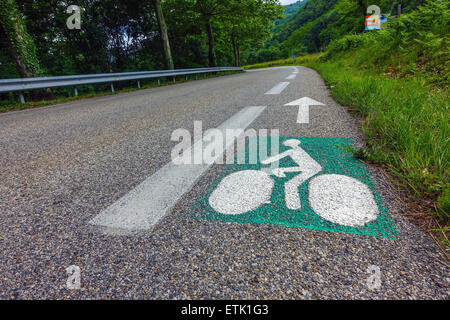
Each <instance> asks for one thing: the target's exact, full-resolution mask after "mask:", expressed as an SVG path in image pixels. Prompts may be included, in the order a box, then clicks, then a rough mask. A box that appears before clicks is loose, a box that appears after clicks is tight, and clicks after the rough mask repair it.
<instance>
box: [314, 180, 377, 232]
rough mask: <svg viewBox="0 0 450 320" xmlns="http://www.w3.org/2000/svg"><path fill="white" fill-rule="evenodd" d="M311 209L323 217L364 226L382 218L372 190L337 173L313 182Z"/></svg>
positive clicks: (344, 223) (355, 225)
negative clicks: (379, 216) (379, 215)
mask: <svg viewBox="0 0 450 320" xmlns="http://www.w3.org/2000/svg"><path fill="white" fill-rule="evenodd" d="M309 202H310V204H311V208H312V209H313V210H314V212H315V213H317V214H318V215H319V216H320V217H321V218H323V219H325V220H328V221H330V222H333V223H337V224H340V225H345V226H350V227H360V226H364V225H366V224H368V223H369V222H371V221H374V220H376V219H377V218H378V213H379V211H378V206H377V203H376V201H375V198H374V196H373V194H372V192H371V191H370V189H369V187H368V186H367V185H365V184H364V183H362V182H361V181H359V180H356V179H354V178H351V177H347V176H341V175H337V174H326V175H320V176H317V177H315V178H313V179H312V180H311V182H310V183H309Z"/></svg>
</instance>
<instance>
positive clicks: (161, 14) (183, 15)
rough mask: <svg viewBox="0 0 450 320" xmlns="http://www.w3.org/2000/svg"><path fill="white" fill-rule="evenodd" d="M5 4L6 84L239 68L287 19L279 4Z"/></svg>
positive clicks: (250, 0)
mask: <svg viewBox="0 0 450 320" xmlns="http://www.w3.org/2000/svg"><path fill="white" fill-rule="evenodd" d="M69 4H70V3H68V2H65V1H57V0H1V1H0V21H1V23H0V46H1V51H0V74H1V76H0V78H13V77H36V76H58V75H71V74H89V73H105V72H125V71H144V70H160V69H166V68H167V69H173V68H185V67H206V66H233V65H240V64H241V61H242V58H241V57H240V54H241V53H242V52H245V51H246V50H247V49H248V48H250V47H255V46H258V45H260V44H261V43H262V42H263V41H264V40H266V39H267V37H268V36H269V34H270V28H271V27H272V26H273V21H274V20H276V19H277V18H279V17H281V15H282V6H281V5H280V4H279V3H278V1H277V0H245V1H239V0H144V1H142V0H129V1H113V0H79V1H77V2H76V3H74V4H76V5H78V6H79V7H80V8H81V12H80V17H81V28H80V29H79V30H78V29H72V30H71V29H69V28H68V27H67V26H66V20H67V19H68V17H69V16H70V14H68V13H67V12H66V10H67V8H68V6H69Z"/></svg>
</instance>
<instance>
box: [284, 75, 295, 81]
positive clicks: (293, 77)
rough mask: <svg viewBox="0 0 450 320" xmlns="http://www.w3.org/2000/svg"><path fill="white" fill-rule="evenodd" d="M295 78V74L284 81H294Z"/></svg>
mask: <svg viewBox="0 0 450 320" xmlns="http://www.w3.org/2000/svg"><path fill="white" fill-rule="evenodd" d="M296 77H297V75H296V74H291V75H290V76H289V77H287V78H286V80H294V79H295V78H296Z"/></svg>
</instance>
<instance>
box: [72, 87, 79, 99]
mask: <svg viewBox="0 0 450 320" xmlns="http://www.w3.org/2000/svg"><path fill="white" fill-rule="evenodd" d="M73 93H74V94H75V97H78V89H77V87H75V88H73Z"/></svg>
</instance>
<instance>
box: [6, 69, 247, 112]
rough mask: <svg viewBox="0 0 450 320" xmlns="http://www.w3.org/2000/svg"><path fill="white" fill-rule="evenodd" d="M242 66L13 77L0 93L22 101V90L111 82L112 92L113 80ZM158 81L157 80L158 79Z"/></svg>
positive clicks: (168, 75)
mask: <svg viewBox="0 0 450 320" xmlns="http://www.w3.org/2000/svg"><path fill="white" fill-rule="evenodd" d="M242 70H243V68H237V67H217V68H195V69H177V70H163V71H144V72H122V73H102V74H86V75H73V76H59V77H41V78H15V79H0V93H3V92H16V91H19V96H20V101H21V102H22V103H23V102H25V99H24V97H23V91H26V90H36V89H47V88H55V87H70V86H73V87H75V88H74V92H75V95H76V96H77V95H78V91H77V88H76V86H79V85H85V84H97V83H111V91H112V92H114V85H113V83H114V82H119V81H130V80H137V82H138V83H137V84H138V87H139V88H140V87H141V85H140V80H143V79H155V78H163V77H174V78H175V77H177V76H187V75H191V74H201V73H210V72H211V73H212V72H223V71H242ZM158 81H159V80H158Z"/></svg>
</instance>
